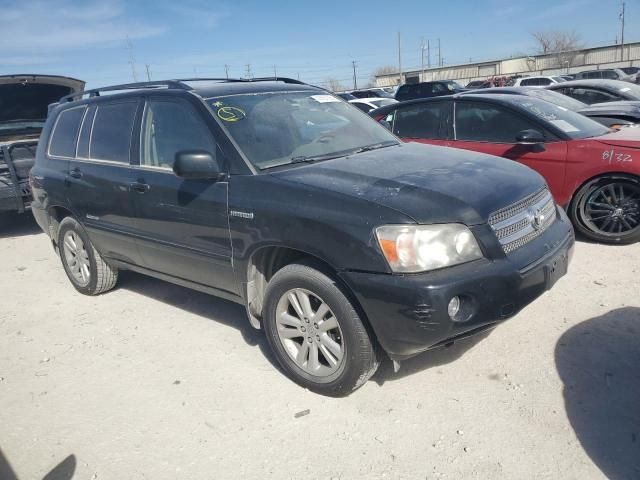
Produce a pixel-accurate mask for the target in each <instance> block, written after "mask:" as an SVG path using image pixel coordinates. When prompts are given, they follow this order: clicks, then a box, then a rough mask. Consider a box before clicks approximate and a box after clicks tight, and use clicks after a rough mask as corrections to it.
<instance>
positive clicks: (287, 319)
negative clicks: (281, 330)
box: [278, 312, 302, 328]
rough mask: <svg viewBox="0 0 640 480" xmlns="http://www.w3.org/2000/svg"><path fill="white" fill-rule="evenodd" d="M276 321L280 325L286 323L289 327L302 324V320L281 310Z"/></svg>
mask: <svg viewBox="0 0 640 480" xmlns="http://www.w3.org/2000/svg"><path fill="white" fill-rule="evenodd" d="M278 322H279V323H280V324H282V325H287V326H289V327H296V328H297V327H300V326H302V322H301V321H300V319H299V318H296V317H294V316H293V315H289V314H288V313H287V312H283V313H281V314H280V316H279V317H278Z"/></svg>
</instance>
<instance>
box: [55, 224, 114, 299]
mask: <svg viewBox="0 0 640 480" xmlns="http://www.w3.org/2000/svg"><path fill="white" fill-rule="evenodd" d="M58 249H59V250H60V259H61V260H62V266H63V267H64V271H65V272H66V274H67V277H69V280H70V281H71V283H72V284H73V286H74V287H75V288H76V290H78V291H79V292H80V293H83V294H85V295H98V294H100V293H103V292H106V291H108V290H111V289H112V288H113V287H114V286H115V285H116V282H117V281H118V270H117V269H115V268H113V267H111V266H109V264H107V263H106V262H105V261H104V260H103V259H102V257H101V256H100V254H99V253H98V251H97V250H96V249H95V248H94V246H93V245H92V243H91V240H89V236H88V235H87V233H86V232H85V230H84V228H82V226H81V225H80V224H79V223H78V222H77V221H76V220H74V219H73V218H71V217H67V218H65V219H64V220H62V222H61V223H60V227H59V229H58Z"/></svg>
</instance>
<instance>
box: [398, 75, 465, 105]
mask: <svg viewBox="0 0 640 480" xmlns="http://www.w3.org/2000/svg"><path fill="white" fill-rule="evenodd" d="M464 91H465V89H464V88H462V87H461V86H460V84H458V83H456V82H454V81H453V80H444V81H438V82H422V83H405V84H404V85H400V86H399V87H398V90H397V91H396V100H398V101H399V102H404V101H406V100H415V99H418V98H429V97H441V96H443V95H453V94H454V93H460V92H464Z"/></svg>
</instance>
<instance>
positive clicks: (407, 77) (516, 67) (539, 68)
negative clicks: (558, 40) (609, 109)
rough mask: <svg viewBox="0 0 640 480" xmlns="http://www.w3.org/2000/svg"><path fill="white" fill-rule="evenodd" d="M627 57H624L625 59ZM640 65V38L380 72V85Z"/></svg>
mask: <svg viewBox="0 0 640 480" xmlns="http://www.w3.org/2000/svg"><path fill="white" fill-rule="evenodd" d="M623 58H624V60H622V59H623ZM632 66H633V67H640V42H636V43H629V44H625V46H624V51H623V49H622V47H621V46H620V45H607V46H602V47H593V48H585V49H581V50H574V51H570V52H561V53H556V54H548V55H532V56H523V57H513V58H505V59H500V60H489V61H483V62H474V63H467V64H459V65H447V66H444V67H436V68H428V69H425V70H424V71H422V70H421V69H420V68H417V69H409V70H403V72H402V82H400V76H399V74H398V73H397V72H396V73H391V74H385V75H380V76H376V85H377V86H379V87H386V86H393V85H398V83H418V82H430V81H433V80H457V81H458V82H459V83H463V84H466V83H467V82H470V81H471V80H482V79H486V78H491V77H498V76H511V75H523V76H524V75H557V74H565V73H578V72H582V71H584V70H596V69H605V68H620V67H632Z"/></svg>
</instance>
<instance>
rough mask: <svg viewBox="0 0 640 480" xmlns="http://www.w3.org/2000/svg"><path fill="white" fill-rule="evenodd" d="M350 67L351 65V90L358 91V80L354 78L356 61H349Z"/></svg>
mask: <svg viewBox="0 0 640 480" xmlns="http://www.w3.org/2000/svg"><path fill="white" fill-rule="evenodd" d="M351 65H353V89H354V90H357V89H358V79H357V77H356V61H355V60H351Z"/></svg>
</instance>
